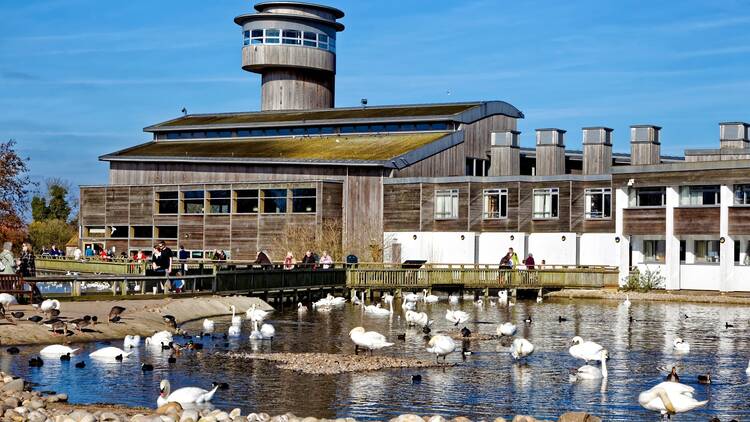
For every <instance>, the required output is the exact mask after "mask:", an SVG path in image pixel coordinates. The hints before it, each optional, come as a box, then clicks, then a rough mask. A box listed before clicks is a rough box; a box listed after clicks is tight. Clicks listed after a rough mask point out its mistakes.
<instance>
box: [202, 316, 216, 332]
mask: <svg viewBox="0 0 750 422" xmlns="http://www.w3.org/2000/svg"><path fill="white" fill-rule="evenodd" d="M213 330H214V321H213V320H212V319H208V318H206V319H204V320H203V331H205V332H207V333H210V332H212V331H213Z"/></svg>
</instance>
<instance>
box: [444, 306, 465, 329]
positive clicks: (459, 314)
mask: <svg viewBox="0 0 750 422" xmlns="http://www.w3.org/2000/svg"><path fill="white" fill-rule="evenodd" d="M445 319H446V320H448V321H449V322H451V323H453V325H455V326H456V327H458V325H459V324H465V323H466V322H467V321H468V320H469V314H467V313H466V312H464V311H453V310H450V309H448V310H446V311H445Z"/></svg>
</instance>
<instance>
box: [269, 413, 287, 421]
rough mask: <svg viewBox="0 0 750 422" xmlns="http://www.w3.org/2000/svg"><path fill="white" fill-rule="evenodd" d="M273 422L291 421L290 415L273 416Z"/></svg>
mask: <svg viewBox="0 0 750 422" xmlns="http://www.w3.org/2000/svg"><path fill="white" fill-rule="evenodd" d="M271 422H289V417H288V416H287V415H279V416H274V417H272V418H271Z"/></svg>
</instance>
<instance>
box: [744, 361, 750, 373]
mask: <svg viewBox="0 0 750 422" xmlns="http://www.w3.org/2000/svg"><path fill="white" fill-rule="evenodd" d="M745 373H746V374H748V375H750V361H748V362H747V369H745Z"/></svg>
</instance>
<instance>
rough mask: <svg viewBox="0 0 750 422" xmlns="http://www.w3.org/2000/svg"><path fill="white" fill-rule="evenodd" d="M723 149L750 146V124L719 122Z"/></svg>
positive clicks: (720, 140)
mask: <svg viewBox="0 0 750 422" xmlns="http://www.w3.org/2000/svg"><path fill="white" fill-rule="evenodd" d="M719 129H720V135H719V142H720V144H721V149H738V148H750V139H748V135H750V124H748V123H745V122H724V123H719Z"/></svg>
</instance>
